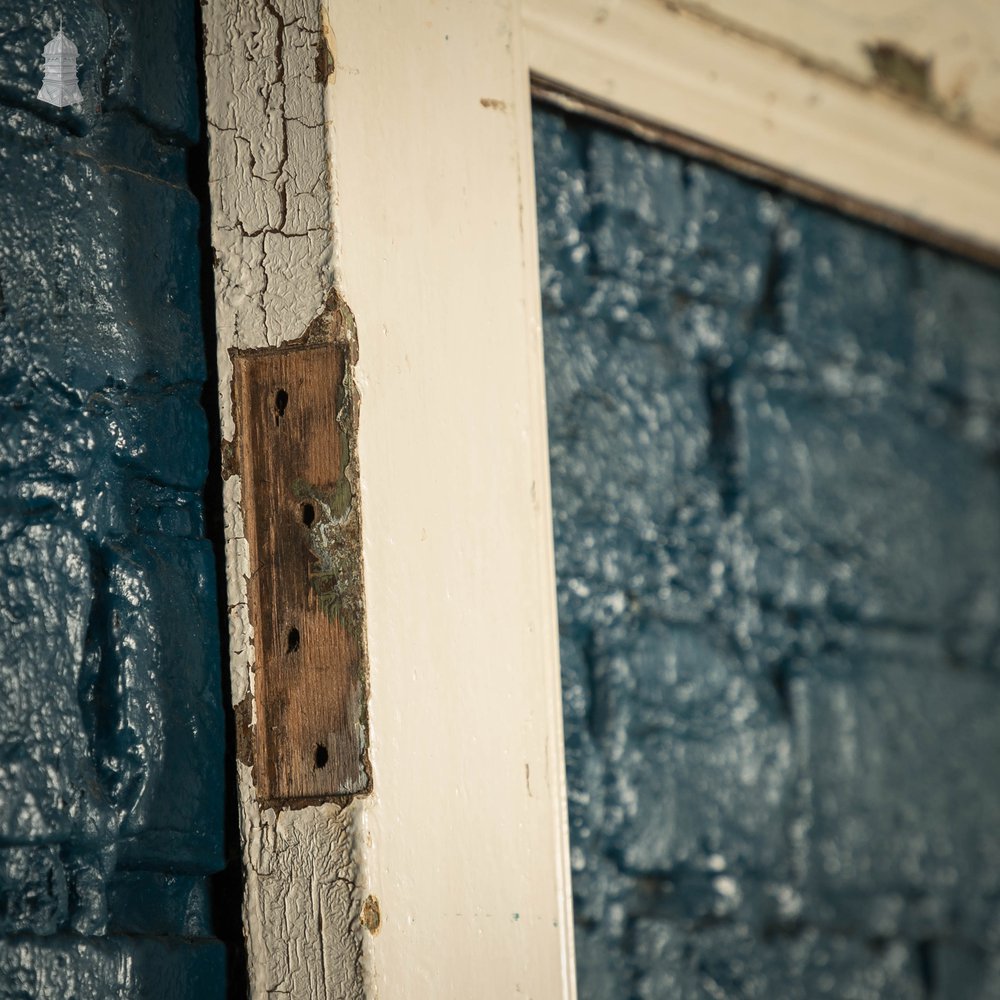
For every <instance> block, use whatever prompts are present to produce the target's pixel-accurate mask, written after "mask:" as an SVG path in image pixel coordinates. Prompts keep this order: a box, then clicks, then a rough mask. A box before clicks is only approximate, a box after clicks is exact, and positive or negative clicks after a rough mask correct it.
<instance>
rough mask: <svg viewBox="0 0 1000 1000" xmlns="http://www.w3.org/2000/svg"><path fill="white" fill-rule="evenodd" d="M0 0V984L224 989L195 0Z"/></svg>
mask: <svg viewBox="0 0 1000 1000" xmlns="http://www.w3.org/2000/svg"><path fill="white" fill-rule="evenodd" d="M62 14H63V18H64V21H65V26H66V30H67V32H68V33H70V34H72V36H73V38H74V40H75V41H76V42H77V43H78V45H79V48H80V86H81V89H82V96H83V100H82V103H81V104H80V106H79V107H74V108H66V109H56V108H53V107H52V106H50V105H46V104H44V103H42V102H39V101H37V99H36V98H35V95H36V93H37V91H38V85H39V54H40V53H41V51H42V46H43V45H44V44H45V42H46V41H47V40H48V39H49V38H50V37H51V36H52V34H53V33H54V31H55V29H56V28H57V26H58V25H57V21H56V20H53V17H54V16H55V15H56V12H54V11H51V12H49V13H46V12H45V11H43V10H41V9H37V8H31V7H30V6H29V5H24V4H21V3H13V2H11V3H6V2H5V3H0V22H2V23H3V25H4V28H3V45H2V50H0V78H2V84H0V177H2V178H3V182H2V185H0V425H2V431H0V470H2V472H0V511H2V513H0V564H2V566H0V591H2V596H0V608H2V616H0V621H2V624H0V706H2V708H0V997H4V998H6V997H11V998H15V997H16V998H21V997H33V998H35V997H37V998H55V997H69V996H73V997H80V998H94V1000H97V998H109V997H110V998H133V997H134V998H138V997H148V996H153V995H155V996H157V997H164V998H170V1000H185V998H191V1000H194V998H199V1000H200V998H202V997H206V996H220V995H222V994H223V993H224V991H225V989H226V952H225V948H224V946H223V944H222V943H221V942H220V941H218V940H216V938H215V933H216V931H215V926H214V924H215V921H214V918H213V899H212V897H213V887H212V876H213V874H214V873H217V872H218V871H219V870H220V869H221V868H222V867H223V865H224V858H223V807H224V800H225V797H224V787H225V786H224V779H223V713H222V706H221V674H220V662H219V661H220V649H219V634H218V617H217V616H218V612H217V607H216V599H215V598H216V583H215V558H214V554H213V550H212V546H211V544H210V543H209V541H208V540H207V539H206V536H205V523H204V516H203V506H202V490H203V488H204V486H205V481H206V473H207V468H208V450H209V434H208V427H207V422H206V416H205V412H204V411H203V409H202V407H201V402H200V396H201V392H202V387H203V383H204V381H205V378H206V370H205V368H206V366H205V351H204V341H203V334H202V329H201V316H200V282H199V248H198V235H197V234H198V228H199V211H200V209H199V205H198V203H197V201H196V200H195V198H194V197H193V196H192V194H191V191H190V190H189V188H188V179H187V176H188V175H187V162H186V161H187V157H188V156H189V155H191V148H192V146H193V145H194V144H195V143H196V141H197V139H198V131H199V128H198V94H197V88H196V80H197V75H196V63H195V40H196V35H195V23H194V15H195V9H194V7H193V5H191V4H187V3H182V2H177V3H162V4H158V5H157V9H156V12H155V14H154V13H149V12H144V13H143V14H142V15H141V16H140V15H138V14H134V13H129V12H128V11H125V10H122V9H120V8H119V7H118V5H107V4H104V3H96V2H86V0H80V2H77V3H72V4H67V5H65V6H64V7H63V9H62Z"/></svg>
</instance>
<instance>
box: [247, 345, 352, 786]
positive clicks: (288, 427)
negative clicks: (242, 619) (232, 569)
mask: <svg viewBox="0 0 1000 1000" xmlns="http://www.w3.org/2000/svg"><path fill="white" fill-rule="evenodd" d="M345 366H346V361H345V349H344V347H343V346H342V345H340V344H332V343H322V344H316V345H313V346H295V347H286V348H278V349H274V350H258V351H245V352H234V353H233V399H234V403H235V408H236V413H235V416H236V423H237V433H238V456H239V470H240V475H241V488H242V498H243V510H244V517H245V522H246V537H247V542H248V544H249V549H250V579H249V581H248V598H249V602H250V608H249V611H250V622H251V624H252V625H253V630H254V640H253V643H254V654H255V664H254V668H253V669H254V692H255V693H254V701H255V707H256V727H255V736H254V775H255V781H256V784H257V791H258V796H259V797H260V799H261V800H262V801H264V802H268V803H278V804H280V803H285V804H290V805H291V804H296V803H302V804H305V803H306V802H309V801H316V800H329V799H337V798H340V797H343V796H348V795H352V794H355V793H357V792H360V791H364V790H365V789H366V787H367V785H368V775H367V768H366V751H365V742H366V739H365V723H364V708H365V678H364V666H363V661H362V648H363V641H362V633H361V629H362V628H363V619H364V613H363V603H362V600H361V596H360V595H361V571H360V538H359V535H360V528H359V518H358V514H357V510H356V507H355V501H354V495H353V487H352V482H351V478H350V476H349V474H348V470H349V465H350V448H351V441H352V426H351V424H352V421H353V414H354V403H353V399H352V398H351V391H350V386H349V378H348V376H349V372H348V371H347V370H346V367H345Z"/></svg>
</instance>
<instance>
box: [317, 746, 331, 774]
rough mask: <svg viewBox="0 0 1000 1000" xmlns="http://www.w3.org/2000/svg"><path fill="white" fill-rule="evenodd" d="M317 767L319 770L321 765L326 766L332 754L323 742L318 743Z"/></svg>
mask: <svg viewBox="0 0 1000 1000" xmlns="http://www.w3.org/2000/svg"><path fill="white" fill-rule="evenodd" d="M315 759H316V769H317V770H319V769H320V768H321V767H326V762H327V761H328V760H329V759H330V754H329V753H328V752H327V749H326V747H325V746H323V744H322V743H317V744H316V758H315Z"/></svg>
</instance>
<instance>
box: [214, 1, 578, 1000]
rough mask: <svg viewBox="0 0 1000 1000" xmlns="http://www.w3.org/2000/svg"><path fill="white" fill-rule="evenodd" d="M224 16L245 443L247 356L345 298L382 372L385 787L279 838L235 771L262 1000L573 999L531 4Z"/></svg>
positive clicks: (299, 820)
mask: <svg viewBox="0 0 1000 1000" xmlns="http://www.w3.org/2000/svg"><path fill="white" fill-rule="evenodd" d="M204 11H205V14H204V17H205V21H206V28H207V53H206V70H207V84H208V88H207V89H208V118H209V123H210V125H209V128H210V139H211V160H210V170H211V188H212V205H213V217H212V228H213V241H214V246H215V251H216V257H217V260H216V297H217V320H218V329H219V360H220V372H221V385H220V399H221V407H222V417H223V432H224V435H225V436H226V437H227V438H231V437H232V435H233V433H234V431H235V430H236V427H235V419H236V417H237V415H236V414H234V413H233V409H232V402H231V395H230V379H231V374H232V371H231V365H230V362H229V355H228V351H229V350H230V348H233V347H239V348H252V347H262V346H265V345H280V344H282V343H286V342H288V341H289V340H293V339H295V338H297V337H299V336H301V335H302V334H303V333H304V331H305V329H306V327H307V326H308V325H309V324H310V322H311V321H312V320H313V318H314V317H316V316H317V315H319V314H320V312H321V310H322V308H323V303H324V301H325V299H326V294H327V291H328V289H329V287H330V285H331V283H335V285H336V287H337V289H338V291H339V293H340V294H341V296H342V299H343V301H344V302H345V303H346V306H347V308H348V309H349V310H352V311H353V314H354V317H355V318H356V323H357V342H358V348H359V365H358V368H357V371H356V376H357V378H356V382H357V385H358V388H359V391H360V396H361V432H360V441H359V445H360V477H361V479H360V482H361V493H362V511H361V513H362V520H363V533H364V539H363V540H364V562H365V585H366V591H367V608H368V635H367V644H368V653H369V660H370V669H371V676H370V694H371V697H370V727H371V741H370V753H371V759H372V766H373V776H374V782H373V791H372V793H371V795H370V796H367V797H362V798H356V799H354V800H353V802H351V803H350V804H349V805H347V806H346V807H340V806H336V805H332V804H330V805H322V806H318V807H310V808H306V809H286V810H284V811H282V812H281V813H280V814H276V813H275V811H274V810H273V809H269V808H262V806H261V804H260V803H259V802H258V800H257V797H256V792H255V789H254V785H253V780H252V772H251V770H250V768H249V766H248V765H247V764H246V763H241V764H240V765H239V769H240V773H239V780H240V806H241V823H242V830H243V838H244V858H245V862H246V871H247V885H246V899H245V906H244V913H245V924H246V933H247V940H248V946H249V952H250V955H249V958H250V975H251V992H252V996H253V997H254V998H263V997H273V996H292V997H301V998H309V1000H314V998H328V997H337V998H341V997H343V998H351V1000H357V998H361V997H373V996H376V995H377V996H378V997H379V998H380V1000H392V998H407V1000H432V998H433V1000H442V998H455V1000H467V998H476V1000H491V998H498V1000H499V998H510V997H516V996H524V997H534V998H536V1000H555V998H560V997H563V998H572V997H573V995H574V985H573V954H572V924H571V913H570V894H569V875H568V863H567V837H566V817H565V792H564V775H563V761H562V732H561V729H562V727H561V709H560V698H559V678H558V655H557V629H556V613H555V601H554V570H553V556H552V541H551V513H550V504H549V489H548V453H547V443H546V433H545V407H544V378H543V367H542V354H541V337H540V323H539V295H538V269H537V251H536V247H535V221H534V211H535V200H534V190H533V177H532V170H531V134H530V98H529V90H528V73H527V68H526V65H525V63H524V61H523V57H522V47H521V38H520V25H519V19H518V16H517V8H516V6H515V3H514V0H500V2H492V3H488V4H484V3H481V2H479V0H457V2H453V3H450V4H447V5H442V4H438V3H435V2H433V0H420V2H412V0H395V2H386V0H383V2H377V0H376V2H371V0H367V2H363V0H337V2H335V3H331V4H330V5H329V8H325V7H324V6H323V4H322V0H218V2H214V3H212V4H209V5H207V6H206V7H205V8H204ZM328 52H331V53H332V54H333V56H334V57H335V63H336V71H335V73H334V74H333V76H332V78H330V79H328V80H323V79H322V72H319V73H318V71H319V70H320V69H321V67H322V66H323V65H325V64H326V63H327V62H328V61H329V60H328V59H327V58H326V55H325V54H326V53H328ZM252 488H253V484H252V483H246V482H241V481H240V479H239V477H238V476H235V475H230V476H229V478H228V479H227V480H226V484H225V508H226V524H227V582H228V590H229V603H230V633H231V644H232V677H233V691H234V701H235V702H236V703H237V704H238V705H239V706H240V712H238V716H237V717H238V720H240V719H244V718H248V719H250V720H251V721H252V712H251V706H252V692H253V669H254V651H253V634H252V628H251V626H250V623H249V620H248V616H247V613H246V601H247V592H246V578H247V574H248V572H249V554H248V551H247V546H246V542H245V539H244V534H243V522H242V511H241V506H240V498H241V495H242V491H244V490H246V489H252ZM375 899H377V901H378V910H379V912H380V915H381V922H380V924H379V926H378V927H377V933H376V932H375V931H376V928H375V926H374V922H373V921H372V919H371V914H372V913H373V912H374V905H373V900H375ZM366 902H367V906H366V905H364V904H365V903H366Z"/></svg>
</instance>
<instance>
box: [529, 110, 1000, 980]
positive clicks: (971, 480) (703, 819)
mask: <svg viewBox="0 0 1000 1000" xmlns="http://www.w3.org/2000/svg"><path fill="white" fill-rule="evenodd" d="M535 154H536V171H537V184H538V204H539V233H540V245H541V264H542V287H543V310H544V332H545V351H546V369H547V387H548V408H549V432H550V443H551V468H552V484H553V508H554V518H555V525H554V527H555V541H556V563H557V573H558V588H559V618H560V632H561V646H562V668H563V686H564V718H565V726H566V754H567V771H568V784H569V812H570V828H571V852H572V855H571V856H572V866H573V890H574V906H575V917H576V922H577V926H576V937H577V956H578V982H579V989H580V995H581V997H590V998H594V1000H597V998H609V1000H610V998H612V997H613V998H615V1000H620V998H623V997H624V998H629V1000H632V998H636V1000H638V998H650V1000H652V998H661V997H668V996H669V997H685V998H686V997H692V998H693V997H703V996H713V997H714V996H719V997H721V996H726V997H741V998H750V997H760V998H776V997H803V998H805V997H808V998H810V1000H813V998H819V997H831V998H840V997H847V996H850V997H857V998H871V1000H876V998H878V1000H886V998H891V997H899V998H901V1000H902V998H920V997H928V998H949V1000H952V998H967V997H968V998H972V997H977V998H986V997H995V996H997V995H1000V947H998V942H1000V906H998V900H1000V834H998V831H1000V794H998V792H997V782H996V779H997V774H998V771H1000V680H998V673H997V672H998V669H1000V625H998V623H1000V465H998V460H997V456H998V454H1000V325H998V319H997V317H998V316H1000V276H998V275H997V274H996V273H991V272H989V271H985V270H983V269H981V268H978V267H976V266H974V265H971V264H967V263H964V262H962V261H960V260H956V259H953V258H949V257H947V256H945V255H943V254H940V253H937V252H935V251H931V250H928V249H926V248H924V247H920V246H917V245H914V244H912V243H910V242H908V241H906V240H904V239H902V238H899V237H897V236H895V235H892V234H889V233H886V232H883V231H879V230H875V229H873V228H870V227H867V226H865V225H862V224H860V223H857V222H854V221H851V220H849V219H846V218H843V217H838V216H836V215H834V214H832V213H830V212H827V211H825V210H821V209H818V208H815V207H812V206H810V205H808V204H805V203H803V202H801V201H798V200H796V199H794V198H791V197H785V196H779V195H776V194H775V193H774V192H772V191H770V190H768V189H766V188H764V187H762V186H761V185H758V184H755V183H751V182H749V181H745V180H742V179H740V178H738V177H735V176H733V175H730V174H727V173H725V172H724V171H721V170H717V169H714V168H710V167H706V166H703V165H701V164H698V163H696V162H692V161H690V160H687V159H685V158H684V157H682V156H679V155H677V154H674V153H672V152H670V151H667V150H663V149H658V148H654V147H650V146H646V145H644V144H642V143H640V142H636V141H633V140H630V139H627V138H624V137H622V136H621V135H619V134H616V133H614V132H611V131H609V130H606V129H604V128H602V127H599V126H594V125H592V124H588V123H586V122H584V121H581V120H579V119H575V118H572V117H568V116H563V115H560V114H556V113H553V112H551V111H548V110H546V109H545V108H543V107H537V108H536V113H535Z"/></svg>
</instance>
